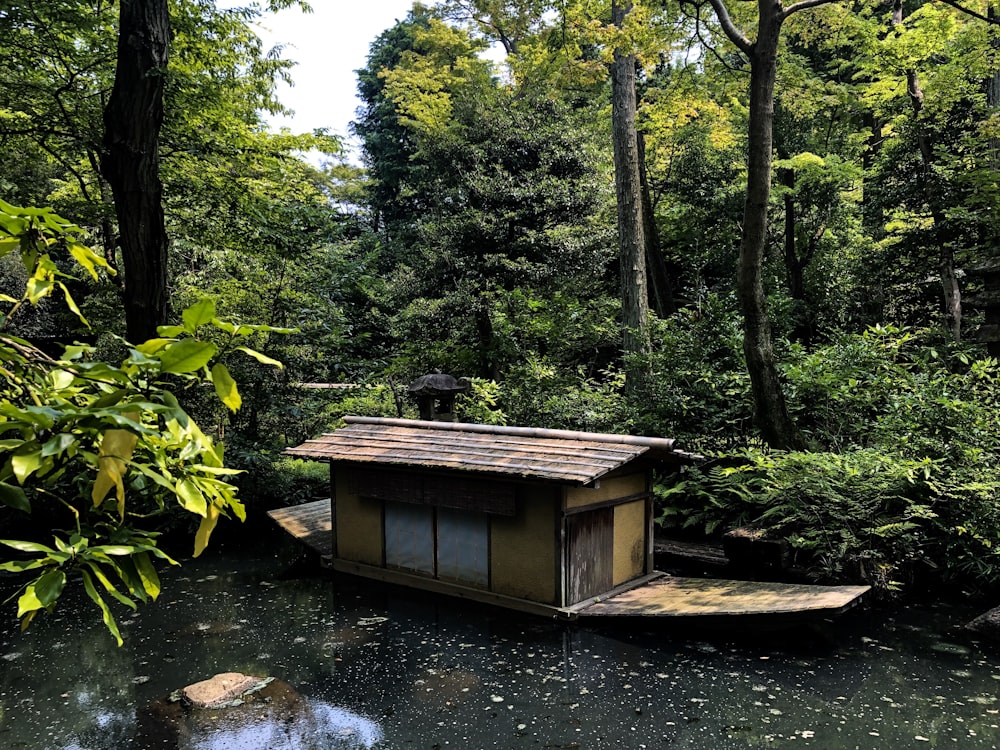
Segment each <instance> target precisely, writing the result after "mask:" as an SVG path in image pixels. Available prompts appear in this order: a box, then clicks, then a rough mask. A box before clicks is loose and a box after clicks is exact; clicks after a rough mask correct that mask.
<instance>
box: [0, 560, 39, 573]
mask: <svg viewBox="0 0 1000 750" xmlns="http://www.w3.org/2000/svg"><path fill="white" fill-rule="evenodd" d="M48 564H49V561H48V560H45V559H42V560H11V561H9V562H5V563H0V570H6V571H7V572H8V573H23V572H24V571H26V570H36V569H38V568H43V567H45V566H46V565H48Z"/></svg>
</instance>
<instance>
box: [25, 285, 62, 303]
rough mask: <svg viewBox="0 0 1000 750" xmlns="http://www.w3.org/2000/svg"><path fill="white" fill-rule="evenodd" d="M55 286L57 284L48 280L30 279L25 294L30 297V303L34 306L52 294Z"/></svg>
mask: <svg viewBox="0 0 1000 750" xmlns="http://www.w3.org/2000/svg"><path fill="white" fill-rule="evenodd" d="M54 286H55V282H53V281H49V280H48V279H28V284H27V286H26V287H25V293H26V294H27V295H28V301H29V302H31V304H33V305H37V304H38V300H40V299H42V297H46V296H48V295H49V294H51V293H52V288H53V287H54Z"/></svg>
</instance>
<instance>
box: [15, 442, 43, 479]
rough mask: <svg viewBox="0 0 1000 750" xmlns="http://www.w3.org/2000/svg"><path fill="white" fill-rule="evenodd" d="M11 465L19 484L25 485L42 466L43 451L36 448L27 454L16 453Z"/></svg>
mask: <svg viewBox="0 0 1000 750" xmlns="http://www.w3.org/2000/svg"><path fill="white" fill-rule="evenodd" d="M10 464H11V468H12V469H13V470H14V476H15V477H17V481H18V483H19V484H22V485H23V484H24V481H25V480H26V479H27V478H28V477H29V476H31V475H32V474H33V473H34V472H36V471H38V467H40V466H41V465H42V450H41V448H36V449H35V450H32V451H28V452H26V453H16V454H14V455H13V456H11V458H10Z"/></svg>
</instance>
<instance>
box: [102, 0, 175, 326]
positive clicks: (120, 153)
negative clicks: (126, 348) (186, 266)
mask: <svg viewBox="0 0 1000 750" xmlns="http://www.w3.org/2000/svg"><path fill="white" fill-rule="evenodd" d="M120 5H121V12H120V28H119V35H118V66H117V69H116V71H115V83H114V87H113V88H112V90H111V96H110V98H109V99H108V104H107V107H106V108H105V110H104V158H103V161H102V165H101V166H102V171H103V173H104V176H105V177H106V179H107V180H108V183H109V184H110V185H111V190H112V193H113V195H114V201H115V211H116V213H117V215H118V226H119V232H120V237H121V248H122V259H123V261H124V267H125V268H124V271H125V274H124V275H125V290H124V302H125V324H126V334H127V336H128V338H129V340H130V341H133V342H140V341H143V340H145V339H148V338H152V337H153V336H155V335H156V327H157V326H159V325H162V324H164V323H165V322H166V320H167V304H168V297H167V233H166V228H165V226H164V221H163V205H162V191H163V188H162V184H161V182H160V170H159V159H160V154H159V135H160V126H161V125H162V123H163V84H164V75H165V73H166V69H167V59H168V47H169V40H170V16H169V12H168V9H167V0H120Z"/></svg>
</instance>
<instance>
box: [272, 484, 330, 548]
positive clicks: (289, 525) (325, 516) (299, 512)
mask: <svg viewBox="0 0 1000 750" xmlns="http://www.w3.org/2000/svg"><path fill="white" fill-rule="evenodd" d="M267 515H269V516H270V517H271V518H273V519H274V520H275V521H276V522H277V524H278V525H279V526H280V527H281V528H283V529H284V530H285V531H287V532H288V533H289V534H291V535H292V536H294V537H295V538H296V539H298V540H299V541H300V542H302V543H303V544H305V545H306V546H307V547H309V548H310V549H312V550H315V551H316V552H319V554H320V555H321V556H322V557H324V558H327V559H329V558H331V557H333V520H332V515H331V513H330V499H329V498H326V499H325V500H316V501H314V502H311V503H303V504H302V505H293V506H292V507H290V508H277V509H276V510H269V511H268V512H267Z"/></svg>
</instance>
